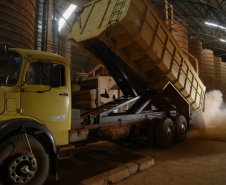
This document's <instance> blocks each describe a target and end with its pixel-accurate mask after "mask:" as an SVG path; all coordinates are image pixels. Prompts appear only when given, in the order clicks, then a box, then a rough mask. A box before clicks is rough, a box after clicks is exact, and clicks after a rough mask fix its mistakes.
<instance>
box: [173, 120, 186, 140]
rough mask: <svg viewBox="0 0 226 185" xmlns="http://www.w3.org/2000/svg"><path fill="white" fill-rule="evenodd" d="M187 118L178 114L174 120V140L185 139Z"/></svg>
mask: <svg viewBox="0 0 226 185" xmlns="http://www.w3.org/2000/svg"><path fill="white" fill-rule="evenodd" d="M186 135H187V120H186V118H185V117H184V116H179V117H178V118H177V120H176V129H175V141H176V142H178V143H180V142H183V141H184V140H185V139H186Z"/></svg>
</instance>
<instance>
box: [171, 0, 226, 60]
mask: <svg viewBox="0 0 226 185" xmlns="http://www.w3.org/2000/svg"><path fill="white" fill-rule="evenodd" d="M168 3H170V4H172V5H173V7H174V9H175V10H176V11H177V12H178V13H179V14H180V15H182V16H183V18H184V19H185V21H186V27H187V29H188V34H189V37H190V38H197V39H199V40H201V41H202V42H203V48H208V49H212V50H213V51H214V55H215V56H219V57H222V59H223V61H225V62H226V0H168Z"/></svg>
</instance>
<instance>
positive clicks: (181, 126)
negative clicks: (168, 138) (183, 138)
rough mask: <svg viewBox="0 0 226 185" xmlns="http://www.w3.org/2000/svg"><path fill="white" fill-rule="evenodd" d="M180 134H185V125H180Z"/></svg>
mask: <svg viewBox="0 0 226 185" xmlns="http://www.w3.org/2000/svg"><path fill="white" fill-rule="evenodd" d="M180 134H181V135H184V134H185V125H184V124H180Z"/></svg>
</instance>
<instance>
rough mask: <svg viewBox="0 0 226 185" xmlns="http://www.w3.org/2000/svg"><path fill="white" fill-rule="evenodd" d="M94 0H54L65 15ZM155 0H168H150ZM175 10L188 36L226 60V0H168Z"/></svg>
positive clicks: (69, 22) (65, 29)
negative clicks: (66, 11)
mask: <svg viewBox="0 0 226 185" xmlns="http://www.w3.org/2000/svg"><path fill="white" fill-rule="evenodd" d="M91 1H92V0H55V7H56V9H57V11H58V12H59V14H60V15H63V13H64V12H65V10H66V9H67V8H68V7H69V5H70V4H75V5H77V6H83V5H84V4H86V3H88V2H91ZM150 1H151V2H152V3H153V4H154V3H160V2H162V1H165V0H150ZM168 3H170V4H172V5H173V7H174V10H175V12H177V15H176V14H175V19H183V22H184V24H185V26H186V27H187V29H188V34H189V38H197V39H199V40H201V41H202V42H203V48H207V49H212V50H213V51H214V55H215V56H219V57H222V60H223V61H224V62H226V0H168ZM73 21H74V15H72V16H71V17H70V18H69V19H68V20H67V22H66V24H65V25H64V27H63V28H62V30H61V32H60V34H62V35H65V36H66V35H67V33H68V32H69V31H70V29H71V26H72V24H73Z"/></svg>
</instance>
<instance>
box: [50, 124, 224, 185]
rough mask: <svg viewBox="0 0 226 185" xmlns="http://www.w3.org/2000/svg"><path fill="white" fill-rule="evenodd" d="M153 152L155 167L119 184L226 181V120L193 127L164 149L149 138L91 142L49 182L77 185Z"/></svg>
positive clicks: (178, 184) (208, 184) (184, 184)
mask: <svg viewBox="0 0 226 185" xmlns="http://www.w3.org/2000/svg"><path fill="white" fill-rule="evenodd" d="M150 156H153V157H155V166H154V167H153V168H150V169H148V170H145V171H143V172H141V173H138V174H136V175H134V176H132V177H130V178H128V179H126V180H124V181H122V182H120V183H118V185H147V184H153V185H165V184H170V185H174V184H175V185H191V184H192V185H202V184H203V185H204V184H205V185H215V184H216V185H225V184H226V124H225V125H218V126H215V127H214V128H209V129H207V132H206V133H200V132H197V131H191V132H190V133H189V134H188V137H187V139H186V141H185V142H183V143H179V144H174V145H173V146H172V147H171V148H169V149H164V150H162V149H155V148H150V147H148V145H147V143H146V142H145V140H136V141H133V142H132V143H131V145H130V146H129V147H126V146H122V145H118V144H114V143H109V142H99V143H96V144H92V145H89V146H87V147H85V148H81V149H78V150H76V151H74V152H73V154H72V156H71V157H70V158H69V159H66V160H62V161H60V162H59V166H58V175H59V180H58V181H57V182H56V181H55V180H54V178H53V177H49V179H48V181H47V183H46V185H50V184H51V185H65V184H67V185H72V184H73V185H76V184H79V182H80V181H81V180H84V179H87V178H89V177H92V176H94V175H97V174H100V173H103V172H105V171H108V170H110V169H113V168H115V167H118V166H120V165H121V164H124V163H128V162H132V161H135V160H138V159H141V158H144V157H150Z"/></svg>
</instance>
